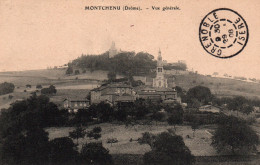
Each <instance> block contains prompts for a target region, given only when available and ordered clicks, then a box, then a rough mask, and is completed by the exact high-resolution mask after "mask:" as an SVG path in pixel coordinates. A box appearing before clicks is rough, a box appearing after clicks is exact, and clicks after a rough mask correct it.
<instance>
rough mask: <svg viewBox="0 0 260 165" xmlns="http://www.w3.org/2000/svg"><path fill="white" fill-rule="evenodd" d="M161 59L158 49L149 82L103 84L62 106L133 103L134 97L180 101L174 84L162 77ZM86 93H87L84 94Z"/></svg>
mask: <svg viewBox="0 0 260 165" xmlns="http://www.w3.org/2000/svg"><path fill="white" fill-rule="evenodd" d="M164 74H165V71H164V69H163V60H162V56H161V51H160V50H159V53H158V59H157V69H156V77H155V78H153V79H151V80H150V81H151V83H150V84H149V85H148V83H145V84H146V85H144V86H139V87H136V88H134V87H132V86H131V85H128V84H125V83H110V84H104V85H102V86H100V87H98V88H95V89H92V90H91V91H90V99H89V100H88V99H86V98H85V99H81V100H79V99H69V98H67V99H65V100H64V102H63V106H64V108H66V109H69V110H77V109H86V108H88V107H89V106H90V105H91V104H98V103H101V102H106V103H108V104H110V105H111V106H115V105H118V104H129V103H133V102H134V101H135V100H136V99H145V100H150V101H152V102H163V103H165V104H171V103H174V102H179V103H181V99H180V97H178V96H177V91H176V90H175V84H174V82H172V81H169V80H168V79H167V78H165V77H164ZM86 95H87V94H86Z"/></svg>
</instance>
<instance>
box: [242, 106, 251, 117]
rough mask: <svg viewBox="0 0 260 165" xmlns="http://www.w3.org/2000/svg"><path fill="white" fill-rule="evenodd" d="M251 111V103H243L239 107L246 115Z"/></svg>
mask: <svg viewBox="0 0 260 165" xmlns="http://www.w3.org/2000/svg"><path fill="white" fill-rule="evenodd" d="M253 111H254V107H253V106H252V105H248V104H244V105H243V106H242V108H241V112H242V113H244V114H247V115H249V114H250V113H251V112H253Z"/></svg>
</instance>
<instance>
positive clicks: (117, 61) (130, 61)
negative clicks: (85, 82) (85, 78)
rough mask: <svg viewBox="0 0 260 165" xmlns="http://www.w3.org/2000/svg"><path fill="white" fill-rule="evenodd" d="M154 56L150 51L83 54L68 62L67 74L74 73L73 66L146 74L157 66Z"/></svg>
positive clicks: (128, 73)
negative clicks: (109, 55)
mask: <svg viewBox="0 0 260 165" xmlns="http://www.w3.org/2000/svg"><path fill="white" fill-rule="evenodd" d="M153 59H154V57H153V56H152V55H150V54H148V53H144V52H139V53H134V52H122V53H119V54H118V55H116V56H115V57H113V58H109V57H108V52H106V53H104V54H101V55H82V56H81V57H79V58H77V59H75V60H73V61H72V62H71V63H69V64H68V69H67V71H66V73H67V74H72V73H73V68H80V69H82V70H86V69H89V70H90V71H95V70H108V71H111V72H115V73H119V74H123V75H140V74H141V75H146V74H149V73H150V72H151V70H152V69H155V68H156V61H154V60H153Z"/></svg>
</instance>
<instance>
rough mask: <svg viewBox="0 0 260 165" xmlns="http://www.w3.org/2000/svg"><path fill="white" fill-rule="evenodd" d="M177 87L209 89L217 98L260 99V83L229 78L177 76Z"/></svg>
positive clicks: (195, 75) (196, 75)
mask: <svg viewBox="0 0 260 165" xmlns="http://www.w3.org/2000/svg"><path fill="white" fill-rule="evenodd" d="M174 77H175V83H176V85H178V86H180V87H182V88H184V89H185V90H188V89H189V88H192V87H194V86H197V85H202V86H206V87H209V88H210V90H211V92H212V93H213V94H215V95H217V96H237V95H239V96H245V97H248V98H251V99H253V98H260V83H253V82H245V81H240V80H234V79H229V78H219V77H208V76H204V75H199V74H187V75H176V76H174Z"/></svg>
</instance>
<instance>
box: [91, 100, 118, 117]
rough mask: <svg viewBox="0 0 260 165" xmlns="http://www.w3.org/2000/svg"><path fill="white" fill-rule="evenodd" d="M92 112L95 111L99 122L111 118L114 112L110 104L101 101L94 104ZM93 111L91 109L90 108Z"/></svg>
mask: <svg viewBox="0 0 260 165" xmlns="http://www.w3.org/2000/svg"><path fill="white" fill-rule="evenodd" d="M93 108H94V112H96V116H95V117H97V118H98V119H99V120H100V121H101V122H108V121H110V120H111V119H112V117H113V114H114V109H113V107H111V106H110V104H107V103H105V102H101V103H99V104H98V105H96V106H94V107H93ZM92 111H93V110H92Z"/></svg>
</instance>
